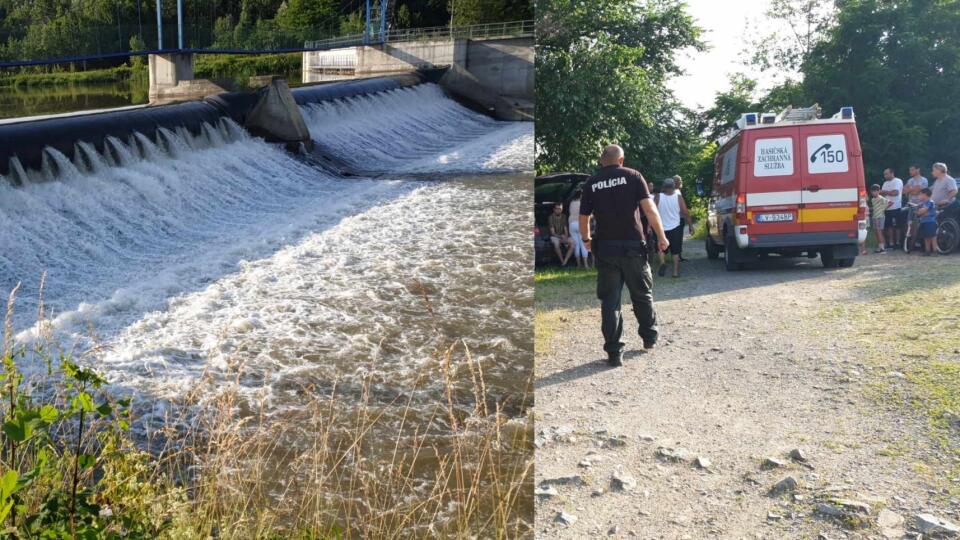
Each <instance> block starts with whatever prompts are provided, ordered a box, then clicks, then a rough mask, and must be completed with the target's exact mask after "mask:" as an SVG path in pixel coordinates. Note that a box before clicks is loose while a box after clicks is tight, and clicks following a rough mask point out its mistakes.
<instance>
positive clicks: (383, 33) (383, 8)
mask: <svg viewBox="0 0 960 540" xmlns="http://www.w3.org/2000/svg"><path fill="white" fill-rule="evenodd" d="M386 42H387V0H380V43H386Z"/></svg>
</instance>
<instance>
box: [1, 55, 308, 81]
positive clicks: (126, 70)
mask: <svg viewBox="0 0 960 540" xmlns="http://www.w3.org/2000/svg"><path fill="white" fill-rule="evenodd" d="M139 60H140V61H134V62H132V63H131V64H123V65H120V66H116V67H111V68H101V69H90V70H73V69H58V70H55V71H51V72H36V71H35V69H36V68H28V69H24V70H22V71H21V72H19V73H15V72H13V71H12V70H7V71H5V72H4V73H0V87H15V88H22V87H46V86H59V85H70V84H74V85H77V84H102V83H118V82H122V81H127V80H130V79H136V78H143V79H146V77H147V75H148V74H147V66H146V60H145V59H139ZM302 62H303V55H301V54H300V53H285V54H264V55H249V56H241V55H226V54H214V55H197V57H196V63H195V65H194V75H195V76H196V77H197V78H201V79H216V78H221V79H222V78H230V79H234V80H236V81H238V82H242V83H243V84H246V79H248V78H249V77H252V76H258V75H283V76H289V75H290V74H293V73H296V72H299V70H300V66H301V64H302ZM293 82H297V81H293Z"/></svg>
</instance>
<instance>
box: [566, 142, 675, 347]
mask: <svg viewBox="0 0 960 540" xmlns="http://www.w3.org/2000/svg"><path fill="white" fill-rule="evenodd" d="M600 167H601V168H600V171H599V172H597V174H595V175H594V176H593V177H591V178H590V179H589V180H587V181H586V183H584V185H583V196H582V198H581V199H580V233H581V235H583V241H584V244H586V246H587V249H589V250H590V251H592V252H593V254H594V258H595V260H596V267H597V297H598V298H599V299H600V313H601V319H602V323H601V330H602V331H603V340H604V344H603V350H604V351H606V352H607V355H608V358H609V362H610V365H612V366H622V365H623V348H624V343H623V341H621V337H622V336H623V315H622V314H621V311H620V296H621V293H622V291H623V285H624V284H626V285H627V289H629V290H630V300H631V301H632V302H633V313H634V315H636V317H637V322H638V323H639V325H640V328H639V333H640V337H641V338H642V339H643V348H644V349H652V348H653V347H654V346H655V345H656V344H657V314H656V312H655V311H654V309H653V291H652V287H653V274H651V272H650V265H649V263H648V260H647V259H648V256H649V255H648V253H649V252H648V250H647V247H646V239H645V238H644V232H643V231H644V227H643V225H642V224H641V218H640V211H641V210H643V215H644V216H646V218H647V221H648V222H649V224H650V228H651V229H652V230H653V232H654V234H655V235H656V237H657V238H656V241H657V243H658V244H659V245H658V247H659V249H660V251H666V249H667V248H668V247H669V246H670V243H669V242H668V241H667V237H666V235H665V234H664V232H663V224H662V223H661V222H660V214H659V213H658V212H657V206H656V205H655V204H654V203H653V199H652V198H651V197H650V189H649V188H648V187H647V182H646V180H644V178H643V175H641V174H640V173H639V172H638V171H635V170H633V169H630V168H627V167H624V166H623V148H621V147H620V146H618V145H616V144H611V145H609V146H607V147H606V148H604V149H603V154H602V155H601V156H600ZM591 216H593V218H594V219H595V220H596V225H597V227H596V233H595V234H594V235H593V237H592V238H591V234H590V217H591Z"/></svg>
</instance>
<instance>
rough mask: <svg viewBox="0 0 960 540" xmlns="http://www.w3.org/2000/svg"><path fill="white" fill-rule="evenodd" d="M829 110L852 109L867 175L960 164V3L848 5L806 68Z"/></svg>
mask: <svg viewBox="0 0 960 540" xmlns="http://www.w3.org/2000/svg"><path fill="white" fill-rule="evenodd" d="M802 71H803V90H804V93H805V94H806V96H807V97H808V98H809V99H811V100H812V101H817V102H819V103H820V104H821V105H822V106H823V107H824V109H825V110H827V111H834V110H837V109H839V108H840V107H842V106H845V105H850V106H853V107H854V110H855V112H856V114H857V127H858V130H859V132H860V139H861V143H862V146H863V153H864V162H865V166H866V167H867V172H868V175H869V177H871V178H878V177H879V176H880V172H881V171H882V170H883V169H884V168H885V167H894V168H895V169H896V170H904V171H905V170H906V167H907V166H908V165H910V164H913V163H918V164H921V165H923V166H924V168H926V169H927V170H929V166H930V164H931V163H932V162H934V161H944V162H946V163H948V165H953V166H954V167H960V145H958V141H960V100H957V98H956V92H957V89H958V88H960V2H958V1H957V0H937V1H934V0H924V1H913V2H901V1H896V0H848V1H846V2H844V3H843V6H842V8H841V9H840V11H839V14H838V17H837V19H836V21H835V23H834V24H833V25H832V26H831V27H830V28H829V29H828V30H827V32H826V35H825V37H824V38H823V39H822V40H821V41H820V42H819V43H817V44H816V45H815V47H814V49H813V51H812V53H811V55H810V57H809V58H808V59H807V60H806V61H805V62H804V63H803V67H802Z"/></svg>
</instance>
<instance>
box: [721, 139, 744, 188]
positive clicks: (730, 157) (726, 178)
mask: <svg viewBox="0 0 960 540" xmlns="http://www.w3.org/2000/svg"><path fill="white" fill-rule="evenodd" d="M739 149H740V143H737V144H735V145H733V146H732V147H730V149H729V150H727V151H726V152H724V153H723V159H722V160H721V161H720V183H721V184H726V183H727V182H732V181H733V179H734V178H736V176H737V150H739Z"/></svg>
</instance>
